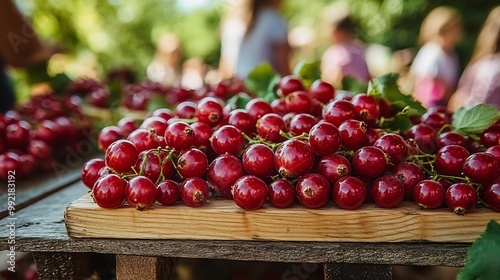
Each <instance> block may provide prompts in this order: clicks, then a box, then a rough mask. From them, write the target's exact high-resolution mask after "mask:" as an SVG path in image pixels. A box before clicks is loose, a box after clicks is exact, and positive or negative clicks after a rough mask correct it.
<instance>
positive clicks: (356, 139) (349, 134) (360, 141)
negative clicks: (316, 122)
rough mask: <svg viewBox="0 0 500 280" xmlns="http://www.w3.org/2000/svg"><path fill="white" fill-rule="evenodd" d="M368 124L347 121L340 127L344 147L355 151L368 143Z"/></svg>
mask: <svg viewBox="0 0 500 280" xmlns="http://www.w3.org/2000/svg"><path fill="white" fill-rule="evenodd" d="M367 128H368V126H367V125H366V123H364V122H362V121H358V120H346V121H344V122H342V124H340V126H339V132H340V139H341V143H342V147H344V149H346V150H350V151H355V150H357V149H359V148H361V147H362V146H364V145H365V143H366V130H367Z"/></svg>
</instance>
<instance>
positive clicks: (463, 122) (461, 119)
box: [451, 104, 500, 134]
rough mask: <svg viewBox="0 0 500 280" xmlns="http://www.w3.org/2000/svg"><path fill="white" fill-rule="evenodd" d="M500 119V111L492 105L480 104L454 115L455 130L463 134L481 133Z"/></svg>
mask: <svg viewBox="0 0 500 280" xmlns="http://www.w3.org/2000/svg"><path fill="white" fill-rule="evenodd" d="M499 119H500V110H499V109H498V108H497V107H495V106H492V105H488V104H478V105H476V106H474V107H472V108H469V109H461V110H460V109H459V110H457V112H455V114H454V115H453V122H452V123H451V125H452V126H453V128H454V129H455V130H456V131H458V132H461V133H466V134H467V133H481V132H483V131H485V130H486V129H487V128H488V127H490V126H492V125H493V124H494V123H496V122H497V121H498V120H499Z"/></svg>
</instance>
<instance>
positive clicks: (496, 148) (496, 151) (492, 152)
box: [486, 145, 500, 162]
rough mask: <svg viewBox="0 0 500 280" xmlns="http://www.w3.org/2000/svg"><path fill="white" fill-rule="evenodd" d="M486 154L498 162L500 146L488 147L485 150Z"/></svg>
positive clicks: (499, 159) (499, 160)
mask: <svg viewBox="0 0 500 280" xmlns="http://www.w3.org/2000/svg"><path fill="white" fill-rule="evenodd" d="M486 153H488V154H490V155H493V156H494V157H495V158H496V159H497V160H498V162H500V145H496V146H491V147H489V148H488V149H486Z"/></svg>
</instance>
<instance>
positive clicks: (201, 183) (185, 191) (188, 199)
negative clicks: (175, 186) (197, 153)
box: [180, 177, 210, 207]
mask: <svg viewBox="0 0 500 280" xmlns="http://www.w3.org/2000/svg"><path fill="white" fill-rule="evenodd" d="M180 190H181V198H182V201H183V202H184V203H185V204H186V205H187V206H191V207H198V206H202V205H203V204H205V203H206V202H207V200H208V196H209V195H210V191H209V189H208V183H207V181H205V180H203V179H201V178H198V177H192V178H188V179H186V180H185V181H184V182H182V183H181V185H180Z"/></svg>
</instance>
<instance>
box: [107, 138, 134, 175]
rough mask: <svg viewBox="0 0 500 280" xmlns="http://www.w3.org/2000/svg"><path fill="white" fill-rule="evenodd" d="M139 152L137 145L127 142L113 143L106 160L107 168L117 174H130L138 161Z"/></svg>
mask: <svg viewBox="0 0 500 280" xmlns="http://www.w3.org/2000/svg"><path fill="white" fill-rule="evenodd" d="M138 156H139V151H138V150H137V148H136V147H135V145H134V144H133V143H132V142H130V141H127V140H118V141H115V142H113V144H111V145H110V146H109V147H108V148H107V149H106V155H105V157H104V160H105V162H106V166H108V167H109V168H111V169H112V170H113V171H114V172H116V173H129V172H130V171H132V167H133V166H134V164H135V162H136V161H137V157H138Z"/></svg>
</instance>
